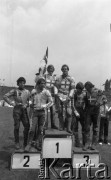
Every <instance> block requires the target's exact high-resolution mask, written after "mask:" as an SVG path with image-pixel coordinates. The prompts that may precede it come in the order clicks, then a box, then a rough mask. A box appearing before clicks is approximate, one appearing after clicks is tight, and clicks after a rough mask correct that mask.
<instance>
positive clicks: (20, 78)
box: [17, 77, 26, 85]
mask: <svg viewBox="0 0 111 180" xmlns="http://www.w3.org/2000/svg"><path fill="white" fill-rule="evenodd" d="M21 81H23V82H24V83H26V80H25V78H24V77H19V78H18V79H17V85H18V84H19V82H21Z"/></svg>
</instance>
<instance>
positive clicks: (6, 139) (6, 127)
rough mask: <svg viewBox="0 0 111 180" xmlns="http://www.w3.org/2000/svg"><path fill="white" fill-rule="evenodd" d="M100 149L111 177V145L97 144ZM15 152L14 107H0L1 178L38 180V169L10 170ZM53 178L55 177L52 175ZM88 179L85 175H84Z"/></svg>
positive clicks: (0, 179) (110, 136)
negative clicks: (11, 159)
mask: <svg viewBox="0 0 111 180" xmlns="http://www.w3.org/2000/svg"><path fill="white" fill-rule="evenodd" d="M22 133H23V127H22V126H21V128H20V140H21V142H22V137H23V134H22ZM109 142H110V143H111V121H110V124H109ZM97 149H98V150H99V151H100V156H101V162H102V163H105V164H107V165H108V172H109V176H110V177H111V146H108V145H103V146H100V145H97ZM13 152H14V135H13V118H12V108H8V107H1V108H0V180H37V179H38V171H37V170H30V171H25V170H24V171H17V170H10V157H11V154H12V153H13ZM51 179H55V178H54V177H51ZM82 179H83V180H86V177H85V175H83V176H82Z"/></svg>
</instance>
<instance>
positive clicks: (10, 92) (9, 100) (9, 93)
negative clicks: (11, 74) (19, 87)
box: [3, 89, 16, 106]
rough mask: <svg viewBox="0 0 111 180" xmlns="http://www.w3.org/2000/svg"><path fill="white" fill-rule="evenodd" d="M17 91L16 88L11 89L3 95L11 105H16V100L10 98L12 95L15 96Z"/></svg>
mask: <svg viewBox="0 0 111 180" xmlns="http://www.w3.org/2000/svg"><path fill="white" fill-rule="evenodd" d="M15 93H16V92H15V89H12V90H11V91H9V92H8V93H7V94H5V95H4V96H3V99H4V101H6V102H7V103H8V104H9V105H11V106H15V102H12V100H11V99H10V98H11V97H14V96H15Z"/></svg>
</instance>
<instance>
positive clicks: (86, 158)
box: [11, 129, 100, 170]
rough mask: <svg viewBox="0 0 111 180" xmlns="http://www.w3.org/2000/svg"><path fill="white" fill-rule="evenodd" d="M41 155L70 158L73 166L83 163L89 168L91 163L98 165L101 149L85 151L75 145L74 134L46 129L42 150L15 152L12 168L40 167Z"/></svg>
mask: <svg viewBox="0 0 111 180" xmlns="http://www.w3.org/2000/svg"><path fill="white" fill-rule="evenodd" d="M41 157H42V159H43V160H47V159H61V160H63V159H70V160H71V161H70V162H71V166H72V168H77V166H78V164H83V166H84V168H87V166H88V164H89V163H92V164H94V165H95V168H97V167H98V164H99V162H100V155H99V151H97V150H88V151H83V150H82V148H76V147H74V142H73V135H72V134H70V133H68V132H66V131H59V130H55V129H49V130H46V131H45V135H44V136H43V141H42V151H41V152H36V151H35V152H29V153H25V152H15V153H13V154H12V157H11V169H12V170H13V169H14V170H19V169H22V170H26V169H28V170H30V169H40V162H41Z"/></svg>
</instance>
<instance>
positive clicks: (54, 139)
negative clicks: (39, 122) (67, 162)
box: [42, 130, 72, 159]
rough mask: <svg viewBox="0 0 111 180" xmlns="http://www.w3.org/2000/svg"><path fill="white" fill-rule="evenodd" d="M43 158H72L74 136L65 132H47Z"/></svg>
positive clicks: (44, 140)
mask: <svg viewBox="0 0 111 180" xmlns="http://www.w3.org/2000/svg"><path fill="white" fill-rule="evenodd" d="M42 155H43V158H44V159H45V158H72V136H71V134H69V133H67V132H65V131H58V130H47V131H46V133H45V136H44V138H43V148H42Z"/></svg>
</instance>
